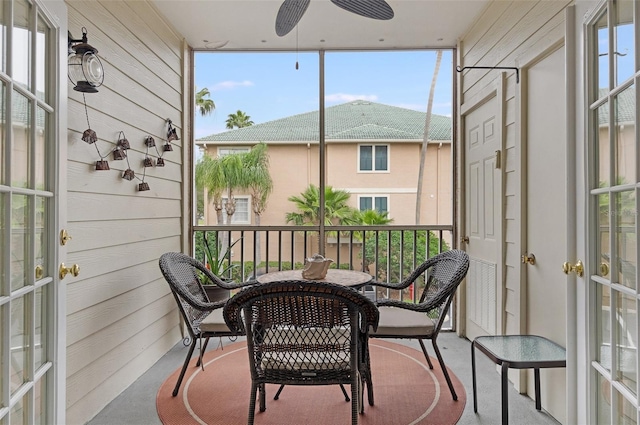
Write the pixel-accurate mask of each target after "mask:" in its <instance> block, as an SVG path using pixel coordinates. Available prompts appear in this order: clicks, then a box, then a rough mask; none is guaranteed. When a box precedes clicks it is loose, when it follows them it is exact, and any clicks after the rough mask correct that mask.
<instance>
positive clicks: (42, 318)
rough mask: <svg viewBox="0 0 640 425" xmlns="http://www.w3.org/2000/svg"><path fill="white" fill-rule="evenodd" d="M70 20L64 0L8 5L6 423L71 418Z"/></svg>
mask: <svg viewBox="0 0 640 425" xmlns="http://www.w3.org/2000/svg"><path fill="white" fill-rule="evenodd" d="M66 19H67V18H66V7H65V6H64V3H63V2H62V1H58V2H47V4H46V9H45V8H44V6H42V4H41V3H33V2H30V1H28V0H4V1H3V2H2V3H1V4H0V52H1V55H2V61H1V62H0V115H1V116H2V121H1V123H0V130H1V131H0V275H1V276H0V277H1V279H0V423H2V424H14V423H16V424H34V423H43V424H48V423H63V421H64V385H63V383H64V363H65V359H64V344H65V340H64V337H63V333H61V332H60V329H63V326H64V316H63V314H64V311H62V309H60V305H61V304H62V305H63V304H64V290H63V289H60V288H59V286H60V285H59V279H58V277H57V269H58V267H57V266H58V261H59V259H62V256H61V255H60V256H59V255H58V250H59V245H58V241H59V237H58V236H57V235H58V231H59V228H60V225H61V223H62V222H63V218H64V208H63V205H64V204H61V200H62V199H64V198H60V197H59V194H60V193H64V187H62V184H61V183H62V182H63V181H64V179H60V177H59V176H60V175H61V173H63V172H64V171H65V170H66V169H65V168H64V167H60V166H59V164H60V163H63V162H64V160H65V157H61V152H65V153H66V149H65V148H64V147H65V146H66V137H65V136H66V111H65V110H66V84H65V83H64V81H65V79H64V77H66V70H65V68H66V59H65V57H66V54H65V52H66V40H65V39H66V36H67V35H66ZM61 88H62V89H64V90H65V91H64V93H60V89H61ZM5 124H6V125H5ZM61 336H62V337H61ZM61 353H62V354H61ZM60 365H62V368H61V369H59V366H60ZM61 388H62V391H61Z"/></svg>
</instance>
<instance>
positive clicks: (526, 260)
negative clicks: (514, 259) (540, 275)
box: [521, 254, 536, 266]
mask: <svg viewBox="0 0 640 425" xmlns="http://www.w3.org/2000/svg"><path fill="white" fill-rule="evenodd" d="M521 260H522V264H531V265H532V266H535V264H536V256H535V255H533V254H529V255H527V254H523V255H522V257H521Z"/></svg>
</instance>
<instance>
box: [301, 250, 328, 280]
mask: <svg viewBox="0 0 640 425" xmlns="http://www.w3.org/2000/svg"><path fill="white" fill-rule="evenodd" d="M331 263H333V260H332V259H331V258H324V257H323V256H322V255H320V254H315V255H313V256H312V257H309V258H307V259H306V260H305V265H304V269H303V270H302V277H303V278H304V279H313V280H319V279H324V277H325V276H326V275H327V270H329V265H331Z"/></svg>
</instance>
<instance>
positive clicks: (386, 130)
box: [196, 100, 451, 143]
mask: <svg viewBox="0 0 640 425" xmlns="http://www.w3.org/2000/svg"><path fill="white" fill-rule="evenodd" d="M425 116H426V113H424V112H419V111H414V110H412V109H406V108H399V107H397V106H390V105H383V104H381V103H375V102H369V101H365V100H354V101H353V102H349V103H344V104H341V105H336V106H330V107H328V108H326V109H325V121H326V130H325V139H326V140H334V141H335V140H407V141H409V140H410V141H415V140H422V138H423V136H424V120H425ZM318 122H319V112H318V111H313V112H307V113H304V114H298V115H292V116H290V117H286V118H281V119H278V120H273V121H268V122H265V123H261V124H255V125H252V126H250V127H244V128H238V129H235V130H229V131H225V132H222V133H217V134H212V135H210V136H207V137H203V138H201V139H197V140H196V142H197V143H206V142H267V143H268V142H305V143H306V142H317V141H318V139H319V134H318ZM429 140H431V141H442V142H450V141H451V118H450V117H445V116H442V115H432V116H431V125H430V129H429Z"/></svg>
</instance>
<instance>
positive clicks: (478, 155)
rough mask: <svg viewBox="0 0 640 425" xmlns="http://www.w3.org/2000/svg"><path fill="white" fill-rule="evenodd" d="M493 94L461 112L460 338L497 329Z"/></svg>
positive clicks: (497, 146)
mask: <svg viewBox="0 0 640 425" xmlns="http://www.w3.org/2000/svg"><path fill="white" fill-rule="evenodd" d="M498 110H499V105H498V96H496V95H494V96H492V97H490V98H489V99H487V100H485V101H484V102H482V104H480V105H478V106H477V107H475V108H474V109H473V110H472V111H470V112H469V113H468V114H465V115H464V116H463V121H464V145H465V190H466V195H465V202H466V211H467V216H466V217H465V236H466V238H468V241H467V243H466V251H467V253H468V254H469V260H470V264H469V272H468V273H467V279H466V280H467V283H466V304H467V308H466V311H467V315H466V332H465V334H466V336H467V338H469V339H473V338H475V337H477V336H480V335H487V334H491V335H493V334H496V332H497V320H498V318H497V311H498V309H497V305H498V298H497V292H498V288H497V282H498V281H499V280H498V272H499V271H498V268H499V264H500V262H501V259H500V253H499V249H500V239H501V230H500V229H501V227H500V222H501V220H502V210H501V207H500V205H501V202H500V200H501V198H502V193H501V191H502V178H501V170H500V169H499V168H498V167H497V165H498V164H499V162H497V161H496V160H497V159H498V158H499V156H500V153H499V151H500V150H501V145H502V143H501V136H500V131H499V129H500V128H501V125H502V123H501V122H500V119H499V116H500V115H499V113H498Z"/></svg>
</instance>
